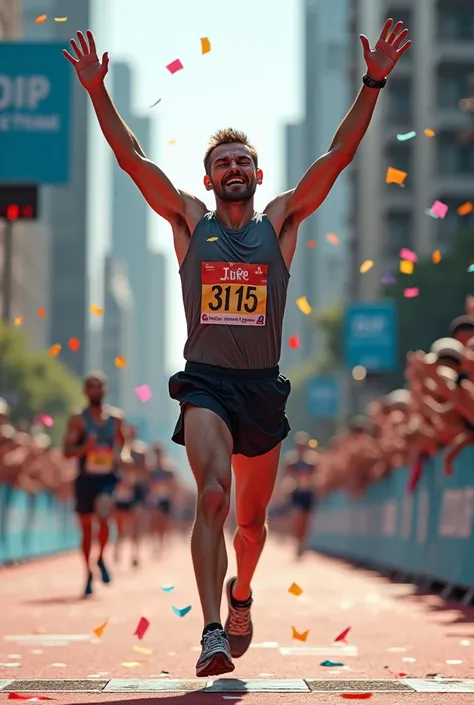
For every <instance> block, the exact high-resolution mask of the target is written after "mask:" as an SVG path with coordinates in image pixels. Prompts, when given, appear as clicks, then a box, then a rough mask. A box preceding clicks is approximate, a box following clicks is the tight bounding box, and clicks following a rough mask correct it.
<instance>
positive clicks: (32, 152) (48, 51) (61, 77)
mask: <svg viewBox="0 0 474 705" xmlns="http://www.w3.org/2000/svg"><path fill="white" fill-rule="evenodd" d="M63 48H64V44H63V43H58V42H47V43H46V42H41V43H30V42H27V43H24V42H6V43H0V154H1V159H0V182H4V183H5V182H7V183H28V184H38V185H41V184H65V183H67V182H68V181H69V167H70V151H71V113H72V104H71V101H72V69H71V66H70V65H69V64H68V62H67V61H66V60H65V58H64V57H63V55H62V49H63Z"/></svg>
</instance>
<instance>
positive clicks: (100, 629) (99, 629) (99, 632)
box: [92, 619, 109, 639]
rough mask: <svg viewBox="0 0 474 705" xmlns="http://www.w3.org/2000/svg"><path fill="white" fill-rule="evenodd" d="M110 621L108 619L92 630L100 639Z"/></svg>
mask: <svg viewBox="0 0 474 705" xmlns="http://www.w3.org/2000/svg"><path fill="white" fill-rule="evenodd" d="M108 623H109V620H108V619H106V620H105V622H104V623H103V624H101V625H100V627H96V628H95V629H93V630H92V631H93V633H94V634H95V635H96V637H97V638H98V639H100V638H101V636H102V634H103V633H104V629H105V628H106V626H107V624H108Z"/></svg>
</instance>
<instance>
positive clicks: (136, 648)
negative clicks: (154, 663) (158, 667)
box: [132, 646, 153, 656]
mask: <svg viewBox="0 0 474 705" xmlns="http://www.w3.org/2000/svg"><path fill="white" fill-rule="evenodd" d="M132 648H133V650H134V651H136V652H137V653H139V654H146V655H148V656H149V655H150V654H152V653H153V649H149V648H148V647H146V646H133V647H132Z"/></svg>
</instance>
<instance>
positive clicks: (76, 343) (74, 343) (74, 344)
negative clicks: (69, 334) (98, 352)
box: [68, 338, 81, 352]
mask: <svg viewBox="0 0 474 705" xmlns="http://www.w3.org/2000/svg"><path fill="white" fill-rule="evenodd" d="M68 345H69V348H70V349H71V350H72V351H73V352H77V351H78V350H79V348H80V347H81V341H80V340H79V339H78V338H70V340H69V343H68Z"/></svg>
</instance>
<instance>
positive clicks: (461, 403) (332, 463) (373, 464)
mask: <svg viewBox="0 0 474 705" xmlns="http://www.w3.org/2000/svg"><path fill="white" fill-rule="evenodd" d="M448 332H449V337H445V338H440V339H439V340H436V341H435V342H434V343H433V345H432V346H431V349H430V350H429V351H428V352H425V351H423V350H416V351H414V352H411V353H409V354H408V355H407V359H406V367H405V379H406V388H404V389H397V390H395V391H393V392H391V393H390V394H387V395H386V396H384V397H382V398H381V399H378V400H376V401H372V402H371V403H370V404H368V406H367V408H366V414H365V415H364V416H360V417H357V418H355V419H354V420H353V421H352V423H351V424H350V425H349V428H348V429H347V430H346V431H344V432H342V433H340V434H339V435H336V436H335V437H333V438H332V440H331V442H330V444H329V447H328V449H327V450H323V451H321V452H320V454H319V470H320V472H319V483H318V484H319V490H320V492H321V493H323V494H328V493H330V492H333V491H335V490H340V489H344V490H347V491H349V492H350V493H351V494H353V495H355V496H357V495H361V494H363V493H364V490H365V488H366V487H367V485H369V484H370V483H373V482H377V481H378V480H380V479H381V478H382V477H384V476H386V475H388V474H389V473H391V472H392V471H394V470H396V469H397V468H399V467H401V466H408V467H409V468H411V476H410V481H409V487H408V490H409V491H413V489H414V488H415V487H416V485H417V482H418V480H419V478H420V477H421V474H422V472H423V467H424V464H425V461H426V459H428V458H430V457H432V456H434V455H435V454H437V453H439V452H440V451H443V457H444V472H445V473H446V475H451V474H452V473H453V472H454V461H455V460H456V458H457V457H458V456H459V453H460V452H461V450H462V449H463V448H465V447H466V446H468V445H471V444H474V299H473V298H472V297H468V299H467V302H466V314H465V315H462V316H459V317H458V318H456V319H455V320H453V321H452V323H451V325H450V330H449V331H446V333H448Z"/></svg>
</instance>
